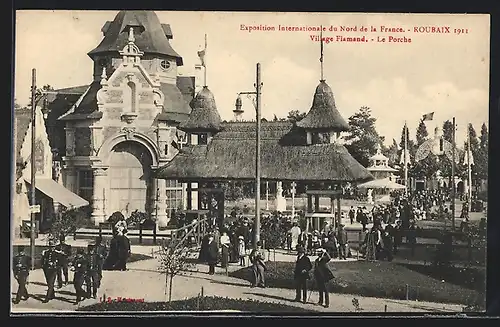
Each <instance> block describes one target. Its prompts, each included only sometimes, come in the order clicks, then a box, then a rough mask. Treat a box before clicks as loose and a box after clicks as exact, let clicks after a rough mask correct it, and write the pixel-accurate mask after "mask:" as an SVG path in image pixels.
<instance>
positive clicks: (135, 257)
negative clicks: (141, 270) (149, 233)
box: [14, 245, 153, 269]
mask: <svg viewBox="0 0 500 327" xmlns="http://www.w3.org/2000/svg"><path fill="white" fill-rule="evenodd" d="M18 247H19V246H18V245H14V254H16V253H17V252H18ZM47 248H48V246H36V247H35V269H40V268H41V267H42V251H44V250H46V249H47ZM79 248H83V249H85V252H87V247H84V246H72V247H71V253H72V255H73V256H74V255H76V251H77V250H78V249H79ZM24 249H25V251H26V253H27V254H28V255H29V247H26V246H25V247H24ZM152 258H153V257H152V256H148V255H144V254H139V253H132V254H131V255H130V258H129V259H128V261H127V262H128V263H131V262H135V261H141V260H147V259H152Z"/></svg>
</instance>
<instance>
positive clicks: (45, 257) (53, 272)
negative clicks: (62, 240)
mask: <svg viewBox="0 0 500 327" xmlns="http://www.w3.org/2000/svg"><path fill="white" fill-rule="evenodd" d="M62 255H64V253H63V252H61V251H59V250H56V248H55V242H54V241H53V240H49V248H48V249H47V250H44V251H43V252H42V269H43V273H44V275H45V281H46V282H47V287H48V288H47V294H46V296H45V300H44V301H43V302H44V303H47V302H49V301H50V300H52V299H54V298H55V292H54V284H55V282H56V276H57V270H58V268H59V266H60V265H59V260H60V258H61V256H62Z"/></svg>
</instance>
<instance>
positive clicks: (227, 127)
mask: <svg viewBox="0 0 500 327" xmlns="http://www.w3.org/2000/svg"><path fill="white" fill-rule="evenodd" d="M255 125H256V124H255V122H224V123H221V125H220V127H221V131H220V132H219V133H217V134H216V135H214V136H213V138H212V139H211V141H210V143H209V144H207V145H190V146H188V147H185V148H183V149H181V150H180V152H179V153H178V154H177V156H176V157H175V158H174V159H173V160H172V161H171V162H170V163H168V164H167V165H165V166H164V167H161V168H159V169H158V170H157V171H156V177H157V178H164V179H178V180H183V181H201V180H253V179H255V128H256V126H255ZM261 178H262V179H264V180H279V181H331V182H352V181H365V180H371V179H373V177H372V175H371V174H370V173H369V172H368V171H367V170H366V168H364V167H363V166H362V165H361V164H360V163H359V162H357V161H356V160H355V159H354V158H353V157H352V156H351V155H350V154H349V152H348V151H347V149H346V148H345V147H344V146H343V145H341V144H336V143H330V144H315V145H307V144H306V140H305V135H304V133H303V131H301V130H300V129H298V128H296V127H295V126H294V125H293V124H292V123H291V122H281V121H280V122H262V123H261Z"/></svg>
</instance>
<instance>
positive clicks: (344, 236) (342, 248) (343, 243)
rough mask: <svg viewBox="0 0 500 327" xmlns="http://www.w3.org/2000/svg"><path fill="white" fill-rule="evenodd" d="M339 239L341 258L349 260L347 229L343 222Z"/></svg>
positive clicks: (339, 231)
mask: <svg viewBox="0 0 500 327" xmlns="http://www.w3.org/2000/svg"><path fill="white" fill-rule="evenodd" d="M337 241H338V243H339V258H340V259H343V260H347V231H346V230H345V229H344V225H343V224H340V225H339V230H338V235H337Z"/></svg>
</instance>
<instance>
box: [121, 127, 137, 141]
mask: <svg viewBox="0 0 500 327" xmlns="http://www.w3.org/2000/svg"><path fill="white" fill-rule="evenodd" d="M121 132H123V133H125V139H127V140H131V139H132V138H133V137H134V135H135V127H123V128H122V129H121Z"/></svg>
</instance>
